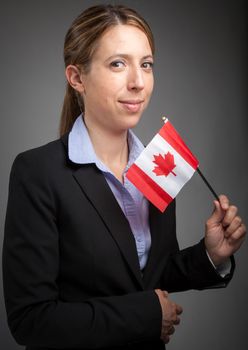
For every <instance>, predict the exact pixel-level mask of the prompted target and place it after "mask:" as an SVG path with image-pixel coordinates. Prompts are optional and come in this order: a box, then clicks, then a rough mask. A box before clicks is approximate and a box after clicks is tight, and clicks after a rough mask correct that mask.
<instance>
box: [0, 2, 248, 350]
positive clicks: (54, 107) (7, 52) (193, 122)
mask: <svg viewBox="0 0 248 350" xmlns="http://www.w3.org/2000/svg"><path fill="white" fill-rule="evenodd" d="M102 2H103V1H102ZM96 3H99V2H98V1H86V0H84V1H78V0H61V1H58V0H53V1H50V0H49V1H48V0H42V1H32V0H25V1H24V0H22V1H17V0H16V1H13V0H12V1H11V0H9V1H8V2H6V1H2V2H1V5H0V14H1V18H0V26H1V31H0V33H1V55H0V60H1V62H0V63H1V64H0V69H1V104H0V111H1V114H0V117H1V137H0V142H1V143H0V150H1V194H0V196H1V197H0V198H1V202H0V203H1V213H0V215H1V217H0V224H1V226H0V232H1V236H3V227H4V217H5V210H6V202H7V192H8V177H9V171H10V167H11V164H12V162H13V160H14V157H15V156H16V155H17V154H18V153H19V152H21V151H24V150H26V149H29V148H33V147H36V146H39V145H41V144H44V143H46V142H48V141H50V140H52V139H55V138H57V136H58V123H59V114H60V109H61V105H62V100H63V95H64V86H65V78H64V68H63V59H62V47H63V39H64V35H65V33H66V30H67V28H68V27H69V25H70V23H71V22H72V20H73V19H74V18H75V16H77V15H78V14H79V12H81V10H83V9H84V8H86V7H88V6H89V5H93V4H96ZM115 3H118V1H116V2H115ZM121 3H123V4H126V5H130V6H132V7H134V8H135V9H137V10H138V11H139V12H140V13H141V14H142V15H144V17H145V18H146V19H147V21H148V22H149V23H150V25H151V27H152V29H153V32H154V35H155V39H156V47H157V53H156V64H155V79H156V85H155V91H154V94H153V98H152V101H151V103H150V106H149V108H148V109H147V111H146V113H145V114H144V117H143V119H142V121H141V122H140V125H139V126H138V127H137V130H136V132H137V134H138V136H139V137H140V138H141V139H142V140H143V142H144V143H147V142H148V141H149V140H150V139H151V138H152V136H153V135H154V134H155V133H156V131H157V130H158V129H159V128H160V127H161V125H162V124H161V116H162V115H163V114H167V115H168V116H169V117H170V120H171V121H172V123H173V124H174V126H175V127H176V128H177V130H178V131H179V132H180V133H181V135H182V136H183V138H184V140H185V141H186V143H187V144H188V145H189V146H190V147H191V149H192V150H193V152H194V153H195V154H196V155H197V157H198V158H199V160H200V165H201V169H202V171H203V172H204V174H205V175H206V177H207V178H208V179H209V181H210V182H211V183H212V185H213V187H214V188H215V189H216V191H217V192H218V193H226V194H227V195H228V196H229V197H230V199H231V200H232V201H233V202H234V203H235V204H237V205H238V206H239V208H240V213H241V215H242V216H243V219H244V220H245V221H246V222H247V213H246V209H247V204H248V190H247V184H246V179H247V170H248V169H247V168H248V163H247V155H246V150H247V146H248V141H247V126H248V123H247V101H246V99H247V96H246V93H247V66H246V62H247V46H246V45H247V36H246V30H247V18H246V10H247V8H246V1H241V0H233V1H225V0H205V1H203V0H188V1H187V0H168V1H166V0H165V1H162V0H160V1H155V0H154V1H151V2H150V1H142V0H140V1H124V0H123V1H122V2H121ZM211 211H212V195H211V194H210V193H209V191H208V190H207V188H206V187H205V185H204V183H203V182H202V181H201V179H200V178H199V176H198V175H197V174H195V175H194V177H193V179H192V180H191V181H190V182H189V183H188V184H187V185H186V186H185V188H184V189H183V190H182V191H181V193H180V194H179V195H178V199H177V223H178V239H179V242H180V245H181V247H185V246H188V245H191V244H194V243H195V242H198V241H199V239H200V238H201V237H202V235H203V233H204V222H205V219H206V218H207V217H208V215H209V214H210V213H211ZM1 244H2V239H1ZM247 260H248V259H247V242H246V243H245V244H244V245H243V247H242V249H241V250H240V251H239V252H238V253H237V254H236V262H237V269H236V274H235V276H234V278H233V280H232V282H231V284H230V285H229V286H228V288H227V289H224V290H210V291H203V292H198V291H189V292H185V293H179V294H175V295H172V296H171V298H173V299H174V300H175V301H177V302H178V303H180V304H181V305H182V306H183V307H184V314H183V316H182V322H181V325H180V326H179V327H178V328H177V331H176V333H175V335H174V336H173V338H172V340H171V342H170V344H169V345H168V349H170V350H176V349H177V350H179V349H182V348H184V347H186V348H187V349H192V350H198V349H201V350H205V349H206V350H209V349H211V350H220V349H223V350H224V349H225V350H233V349H237V350H246V349H248V338H247V324H248V312H247V311H248V307H247V295H248V278H247V272H246V271H247ZM0 315H1V323H0V347H1V349H6V350H10V349H11V350H12V349H13V350H15V349H21V347H20V346H18V345H16V344H15V342H14V340H13V339H12V337H11V335H10V332H9V330H8V328H7V323H6V316H5V309H4V301H3V298H2V286H1V289H0Z"/></svg>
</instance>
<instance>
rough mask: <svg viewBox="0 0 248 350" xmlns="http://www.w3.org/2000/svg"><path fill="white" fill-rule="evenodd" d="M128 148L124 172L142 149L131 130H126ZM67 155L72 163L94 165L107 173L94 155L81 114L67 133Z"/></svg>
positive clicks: (105, 168)
mask: <svg viewBox="0 0 248 350" xmlns="http://www.w3.org/2000/svg"><path fill="white" fill-rule="evenodd" d="M128 146H129V159H128V164H127V168H126V170H127V169H128V168H129V167H130V166H131V165H132V163H133V162H134V161H135V160H136V158H137V157H138V156H139V155H140V153H141V152H142V151H143V149H144V146H143V144H142V143H141V141H140V140H139V139H138V137H137V136H136V135H135V134H134V133H133V132H132V131H131V130H128ZM68 155H69V159H70V160H71V161H72V162H74V163H77V164H90V163H95V164H96V165H97V167H98V168H99V169H100V170H102V171H108V172H109V170H108V169H107V167H106V166H105V165H104V164H103V163H102V162H101V161H100V159H99V158H98V157H97V155H96V153H95V150H94V147H93V145H92V142H91V139H90V136H89V133H88V130H87V128H86V126H85V123H84V120H83V115H82V114H80V115H79V116H78V117H77V119H76V120H75V122H74V124H73V127H72V129H71V131H70V133H69V139H68Z"/></svg>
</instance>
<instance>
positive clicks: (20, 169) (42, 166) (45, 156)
mask: <svg viewBox="0 0 248 350" xmlns="http://www.w3.org/2000/svg"><path fill="white" fill-rule="evenodd" d="M66 153H67V149H66V145H65V144H64V142H63V138H60V139H57V140H54V141H51V142H49V143H47V144H44V145H42V146H39V147H36V148H32V149H29V150H26V151H24V152H21V153H19V154H18V155H17V156H16V158H15V160H14V162H13V165H12V169H11V172H12V173H13V172H15V173H16V172H17V173H22V174H26V175H28V174H29V175H31V174H33V175H34V174H39V175H41V174H45V173H47V172H52V171H55V170H56V168H57V169H58V168H59V167H61V165H62V164H65V160H66V158H67V154H66Z"/></svg>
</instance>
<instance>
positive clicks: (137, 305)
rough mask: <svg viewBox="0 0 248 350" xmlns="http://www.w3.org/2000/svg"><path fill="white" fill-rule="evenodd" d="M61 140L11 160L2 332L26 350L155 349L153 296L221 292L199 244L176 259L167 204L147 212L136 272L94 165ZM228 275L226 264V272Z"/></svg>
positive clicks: (130, 243) (157, 325) (158, 345)
mask: <svg viewBox="0 0 248 350" xmlns="http://www.w3.org/2000/svg"><path fill="white" fill-rule="evenodd" d="M67 139H68V134H67V135H65V136H64V137H63V138H61V139H59V140H56V141H53V142H51V143H49V144H47V145H45V146H42V147H39V148H36V149H33V150H30V151H27V152H24V153H21V154H20V155H18V156H17V158H16V160H15V161H14V164H13V167H12V171H11V175H10V188H9V200H8V207H7V215H6V225H5V238H4V247H3V278H4V293H5V301H6V309H7V315H8V323H9V327H10V329H11V332H12V334H13V336H14V338H15V339H16V341H17V342H18V343H19V344H23V345H26V346H27V349H29V350H30V349H37V350H38V349H40V350H41V349H43V350H44V349H49V348H52V349H98V348H111V349H130V348H132V347H133V349H139V348H140V349H163V348H164V346H163V343H162V341H160V332H161V320H162V313H161V308H160V304H159V301H158V298H157V295H156V294H155V292H154V289H155V288H161V289H165V290H167V291H169V292H174V291H182V290H187V289H192V288H194V289H204V288H211V287H214V286H216V285H218V286H225V285H226V284H227V283H228V281H229V280H230V279H231V276H232V273H233V269H232V272H231V274H230V275H229V276H227V277H225V278H221V277H220V276H219V275H218V274H217V273H216V271H215V269H214V268H213V267H212V265H211V263H210V262H209V260H208V258H207V256H206V253H205V247H204V243H203V240H202V241H200V243H198V244H196V245H195V246H193V247H190V248H187V249H185V250H182V251H179V248H178V243H177V239H176V224H175V202H172V203H171V204H170V206H169V207H168V209H167V210H166V211H165V212H164V213H163V214H162V213H160V212H159V211H158V210H157V209H156V208H155V207H154V206H152V205H150V229H151V236H152V246H151V251H150V255H149V258H148V262H147V265H146V267H145V269H144V270H143V271H140V268H139V262H138V256H137V252H136V246H135V241H134V237H133V234H132V232H131V230H130V226H129V224H128V221H127V219H126V217H125V215H124V214H123V212H122V210H121V209H120V207H119V205H118V203H117V201H116V200H115V197H114V195H113V194H112V192H111V190H110V188H109V186H108V184H107V182H106V180H105V178H104V176H103V175H102V173H101V172H100V171H99V170H98V169H97V168H96V166H95V165H92V164H90V165H76V164H74V163H72V162H71V161H70V160H69V159H68V156H67V154H68V150H67ZM233 266H234V263H233Z"/></svg>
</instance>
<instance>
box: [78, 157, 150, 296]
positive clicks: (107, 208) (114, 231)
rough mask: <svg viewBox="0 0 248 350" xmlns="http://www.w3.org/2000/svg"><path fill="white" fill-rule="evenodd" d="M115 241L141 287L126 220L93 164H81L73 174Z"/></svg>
mask: <svg viewBox="0 0 248 350" xmlns="http://www.w3.org/2000/svg"><path fill="white" fill-rule="evenodd" d="M73 176H74V178H75V179H76V181H77V182H78V184H79V185H80V187H81V189H82V191H83V192H84V193H85V195H86V196H87V198H88V199H89V201H90V202H91V203H92V205H93V206H94V208H95V209H96V211H97V212H98V214H99V215H100V216H101V218H102V220H103V221H104V223H105V225H106V227H107V228H108V230H109V232H110V234H111V235H112V237H113V238H114V240H115V241H116V243H117V245H118V246H119V249H120V251H121V253H122V255H123V257H124V259H125V260H126V262H127V264H128V266H129V267H130V270H131V271H132V273H133V275H134V276H135V278H136V280H137V281H138V283H139V285H140V287H142V289H143V283H142V276H141V271H140V266H139V260H138V255H137V250H136V245H135V240H134V237H133V234H132V231H131V229H130V225H129V223H128V220H127V219H126V217H125V215H124V213H123V212H122V210H121V208H120V206H119V204H118V202H117V200H116V199H115V197H114V195H113V193H112V191H111V189H110V188H109V186H108V184H107V182H106V180H105V178H104V176H103V174H102V173H101V171H99V170H98V169H97V167H96V166H95V164H85V165H81V166H80V167H79V168H78V169H77V170H76V171H75V172H74V174H73Z"/></svg>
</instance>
